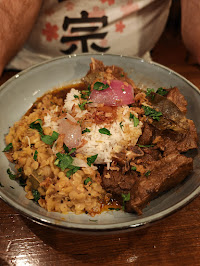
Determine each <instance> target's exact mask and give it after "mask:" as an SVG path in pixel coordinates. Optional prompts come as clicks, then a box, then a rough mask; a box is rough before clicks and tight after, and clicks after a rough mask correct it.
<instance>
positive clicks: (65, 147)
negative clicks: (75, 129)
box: [63, 143, 69, 153]
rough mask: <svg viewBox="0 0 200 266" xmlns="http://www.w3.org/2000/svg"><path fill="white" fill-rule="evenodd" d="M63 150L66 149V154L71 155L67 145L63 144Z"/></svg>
mask: <svg viewBox="0 0 200 266" xmlns="http://www.w3.org/2000/svg"><path fill="white" fill-rule="evenodd" d="M63 148H64V150H65V152H66V153H69V148H68V147H67V146H66V145H65V143H64V144H63Z"/></svg>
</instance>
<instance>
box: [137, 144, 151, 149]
mask: <svg viewBox="0 0 200 266" xmlns="http://www.w3.org/2000/svg"><path fill="white" fill-rule="evenodd" d="M137 145H138V147H140V148H150V147H154V146H155V145H153V144H151V145H140V144H137Z"/></svg>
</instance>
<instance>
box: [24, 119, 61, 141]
mask: <svg viewBox="0 0 200 266" xmlns="http://www.w3.org/2000/svg"><path fill="white" fill-rule="evenodd" d="M29 127H30V128H32V129H36V130H37V131H38V132H39V133H40V135H41V140H42V141H43V142H44V143H46V144H48V145H52V144H53V142H54V141H55V140H57V138H58V136H59V134H58V133H57V132H55V131H53V133H52V135H51V136H48V135H44V134H43V129H42V120H41V119H37V120H35V121H34V122H33V123H31V124H30V125H29Z"/></svg>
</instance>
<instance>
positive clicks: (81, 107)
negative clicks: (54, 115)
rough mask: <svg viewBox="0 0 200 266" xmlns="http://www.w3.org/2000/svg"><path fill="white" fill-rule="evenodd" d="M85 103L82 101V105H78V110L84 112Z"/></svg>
mask: <svg viewBox="0 0 200 266" xmlns="http://www.w3.org/2000/svg"><path fill="white" fill-rule="evenodd" d="M86 103H87V101H84V102H83V103H81V104H79V105H78V106H79V108H80V109H81V110H85V104H86Z"/></svg>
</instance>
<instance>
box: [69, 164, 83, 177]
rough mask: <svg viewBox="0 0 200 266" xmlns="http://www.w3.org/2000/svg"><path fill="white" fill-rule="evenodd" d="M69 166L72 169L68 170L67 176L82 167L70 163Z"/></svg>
mask: <svg viewBox="0 0 200 266" xmlns="http://www.w3.org/2000/svg"><path fill="white" fill-rule="evenodd" d="M68 168H69V169H70V170H69V171H67V173H66V176H67V177H68V178H69V177H70V176H71V175H73V174H75V173H76V172H77V171H78V170H79V169H80V167H78V166H74V165H70V166H68Z"/></svg>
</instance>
